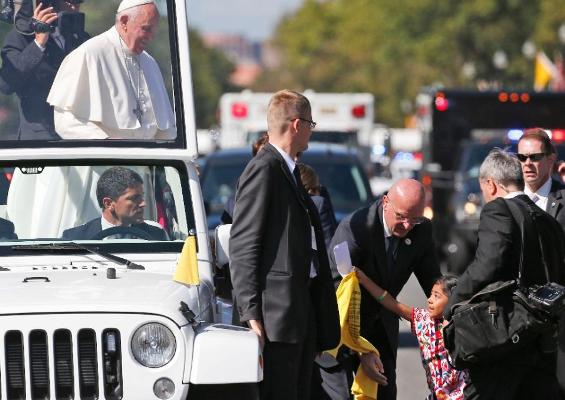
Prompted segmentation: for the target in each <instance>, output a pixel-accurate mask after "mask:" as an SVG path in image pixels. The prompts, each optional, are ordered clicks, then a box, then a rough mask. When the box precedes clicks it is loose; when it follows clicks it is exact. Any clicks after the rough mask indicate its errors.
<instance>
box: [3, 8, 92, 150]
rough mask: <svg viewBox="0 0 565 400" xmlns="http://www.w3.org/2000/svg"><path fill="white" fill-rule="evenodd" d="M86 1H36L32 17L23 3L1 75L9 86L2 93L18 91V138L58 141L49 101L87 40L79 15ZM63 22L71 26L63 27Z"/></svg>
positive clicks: (6, 46)
mask: <svg viewBox="0 0 565 400" xmlns="http://www.w3.org/2000/svg"><path fill="white" fill-rule="evenodd" d="M82 2H83V0H43V1H42V2H39V1H38V2H37V7H35V9H34V10H33V15H29V14H30V13H31V7H32V2H31V0H29V2H24V4H23V6H22V9H21V11H20V14H21V15H19V16H18V20H17V21H16V22H15V26H14V28H13V29H12V30H11V31H10V33H8V35H7V36H6V39H5V43H4V47H3V48H2V71H1V72H0V75H1V76H2V79H3V81H4V82H5V85H3V87H2V88H0V89H2V91H3V92H5V93H6V92H8V93H11V92H15V93H16V95H17V96H18V97H19V99H20V102H19V110H20V126H19V129H18V134H17V139H19V140H56V139H60V137H59V135H57V133H56V132H55V126H54V122H53V107H51V106H50V105H49V104H47V102H46V99H47V95H48V94H49V90H50V89H51V86H52V84H53V80H54V79H55V75H56V74H57V71H58V69H59V67H60V65H61V63H62V62H63V59H64V58H65V57H66V56H67V54H69V53H70V52H71V51H72V50H74V49H75V48H76V47H78V46H79V45H80V44H82V43H83V42H85V41H86V40H88V38H89V35H88V34H87V33H86V32H85V31H84V26H83V27H80V24H79V23H76V22H80V21H84V20H83V19H82V18H81V17H79V15H78V14H79V11H80V3H82ZM26 13H27V15H26ZM77 17H78V18H77ZM62 19H65V21H67V22H71V23H60V20H62ZM23 20H25V23H23ZM22 29H23V30H22ZM8 93H6V94H8Z"/></svg>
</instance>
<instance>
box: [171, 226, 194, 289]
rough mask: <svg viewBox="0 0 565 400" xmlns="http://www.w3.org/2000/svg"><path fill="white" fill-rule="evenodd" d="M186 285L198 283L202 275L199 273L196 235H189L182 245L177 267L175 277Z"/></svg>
mask: <svg viewBox="0 0 565 400" xmlns="http://www.w3.org/2000/svg"><path fill="white" fill-rule="evenodd" d="M173 279H174V280H175V281H177V282H179V283H184V284H185V285H198V284H199V283H200V276H199V275H198V261H197V259H196V237H195V236H189V237H188V238H186V241H185V242H184V246H182V252H181V253H180V257H179V260H178V262H177V269H176V271H175V276H174V278H173Z"/></svg>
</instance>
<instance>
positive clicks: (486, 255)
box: [445, 149, 565, 400]
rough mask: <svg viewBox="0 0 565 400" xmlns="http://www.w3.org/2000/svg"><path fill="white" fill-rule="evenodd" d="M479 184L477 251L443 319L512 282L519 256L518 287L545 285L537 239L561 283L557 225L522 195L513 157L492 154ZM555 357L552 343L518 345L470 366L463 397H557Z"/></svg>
mask: <svg viewBox="0 0 565 400" xmlns="http://www.w3.org/2000/svg"><path fill="white" fill-rule="evenodd" d="M479 182H480V186H481V191H482V193H483V197H484V200H485V202H486V205H485V206H484V208H483V210H482V212H481V219H480V223H479V237H478V247H477V251H476V253H475V259H474V261H473V262H472V263H471V264H470V265H469V267H468V268H467V269H466V270H465V272H464V273H463V274H462V275H461V277H460V278H459V281H458V284H457V286H456V287H455V289H454V291H453V292H452V295H451V297H450V299H449V303H448V307H447V308H446V312H445V317H446V318H447V319H450V317H451V307H452V305H453V304H455V303H458V302H461V301H464V300H468V299H469V298H471V297H472V296H473V295H474V294H475V293H477V292H479V291H480V290H481V289H483V288H484V287H485V286H486V285H488V284H489V283H493V282H496V281H501V280H502V281H506V280H511V279H516V278H517V277H518V268H519V265H520V254H523V257H524V261H523V262H524V269H525V270H524V275H523V277H522V279H523V283H524V284H525V285H526V286H530V285H532V284H540V283H545V282H546V276H545V271H544V268H543V266H542V265H541V257H542V253H541V249H540V245H539V243H540V242H539V240H540V239H541V243H542V244H543V254H544V256H545V257H544V259H545V261H546V263H547V267H548V272H549V278H550V280H551V281H553V282H557V283H561V284H564V283H565V282H564V281H565V269H564V268H565V265H564V257H565V236H564V234H563V232H562V230H561V228H560V227H559V224H558V223H557V222H555V220H554V219H553V218H551V216H549V215H548V214H547V213H545V212H544V211H542V210H540V209H539V208H538V207H536V206H535V205H534V203H533V202H532V201H531V200H530V198H529V197H528V196H526V195H525V194H524V192H523V191H522V190H523V188H524V180H523V177H522V170H521V166H520V162H519V161H518V159H517V158H516V157H514V155H512V154H510V153H508V152H505V151H503V150H500V149H494V150H492V151H491V152H490V153H489V155H488V156H487V157H486V158H485V160H484V161H483V163H482V165H481V168H480V170H479ZM509 202H513V203H514V204H515V205H517V206H518V207H519V208H520V211H521V219H522V220H521V221H518V220H516V219H515V218H514V217H513V216H512V214H511V211H510V208H509V205H508V203H509ZM528 214H529V215H531V216H532V218H533V219H534V220H535V226H534V225H529V224H526V225H524V226H525V227H524V229H526V231H525V234H524V236H525V238H526V241H525V243H524V247H523V248H522V234H521V229H520V225H521V224H522V223H523V220H524V219H525V218H526V215H528ZM538 235H539V237H540V239H538ZM545 339H547V338H545ZM555 357H556V343H555V342H553V343H551V341H548V340H543V341H541V340H540V341H539V342H538V341H536V342H534V343H531V344H527V345H524V347H520V349H519V350H517V352H516V354H511V355H509V356H508V357H507V358H505V359H504V360H501V361H499V362H494V363H490V364H489V365H480V366H477V367H476V368H470V369H469V375H470V378H471V382H470V383H468V384H467V386H466V387H465V389H464V395H465V399H508V400H510V399H512V400H517V399H559V393H558V385H557V378H556V376H555Z"/></svg>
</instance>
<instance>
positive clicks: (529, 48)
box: [522, 25, 565, 60]
mask: <svg viewBox="0 0 565 400" xmlns="http://www.w3.org/2000/svg"><path fill="white" fill-rule="evenodd" d="M563 27H564V29H563V34H564V35H565V25H563ZM536 50H537V49H536V45H535V44H534V42H532V41H531V40H530V39H528V40H526V41H525V42H524V44H523V45H522V54H523V55H524V57H526V58H527V59H528V60H533V59H534V57H535V56H536Z"/></svg>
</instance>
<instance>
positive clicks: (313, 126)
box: [289, 117, 318, 129]
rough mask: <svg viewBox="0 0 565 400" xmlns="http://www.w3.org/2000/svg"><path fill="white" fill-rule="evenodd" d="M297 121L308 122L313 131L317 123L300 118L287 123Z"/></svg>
mask: <svg viewBox="0 0 565 400" xmlns="http://www.w3.org/2000/svg"><path fill="white" fill-rule="evenodd" d="M297 119H299V120H300V121H304V122H308V123H309V124H310V129H314V128H316V125H318V123H317V122H314V121H312V120H310V119H306V118H301V117H296V118H292V119H290V120H289V121H294V120H297Z"/></svg>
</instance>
